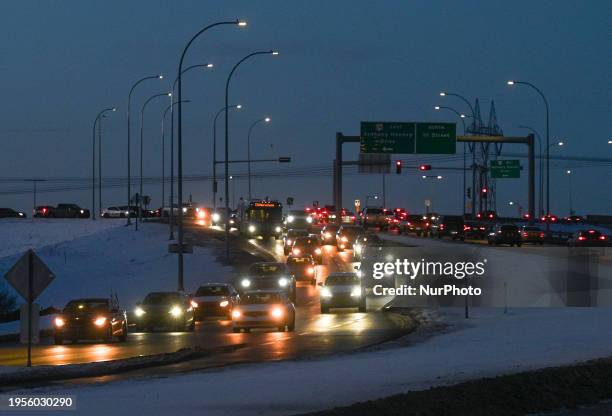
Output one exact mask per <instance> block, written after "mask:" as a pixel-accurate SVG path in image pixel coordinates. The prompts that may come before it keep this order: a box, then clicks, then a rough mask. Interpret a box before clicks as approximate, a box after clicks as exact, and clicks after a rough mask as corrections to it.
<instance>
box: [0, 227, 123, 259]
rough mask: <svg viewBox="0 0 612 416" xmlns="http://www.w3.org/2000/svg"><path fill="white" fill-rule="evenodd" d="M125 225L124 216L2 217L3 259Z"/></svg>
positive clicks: (1, 249)
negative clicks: (95, 217) (76, 217)
mask: <svg viewBox="0 0 612 416" xmlns="http://www.w3.org/2000/svg"><path fill="white" fill-rule="evenodd" d="M122 225H125V220H118V219H117V220H113V219H109V220H99V221H92V220H91V219H47V218H44V219H42V218H34V219H9V218H6V219H4V218H3V219H0V233H1V235H2V239H1V240H0V259H2V258H3V257H7V256H11V255H13V254H18V253H23V252H25V251H26V250H28V249H30V248H31V249H34V250H36V249H38V248H40V247H44V246H48V245H50V244H58V243H61V242H63V241H69V240H74V239H76V238H80V237H84V236H86V235H90V234H94V233H97V232H99V231H102V230H107V229H109V228H115V227H120V226H122Z"/></svg>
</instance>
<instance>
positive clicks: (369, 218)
mask: <svg viewBox="0 0 612 416" xmlns="http://www.w3.org/2000/svg"><path fill="white" fill-rule="evenodd" d="M361 220H362V223H363V226H364V228H368V227H378V228H380V229H383V228H384V227H385V226H386V225H387V221H386V216H385V211H384V210H383V209H382V208H372V207H366V208H365V209H364V210H363V212H362V215H361Z"/></svg>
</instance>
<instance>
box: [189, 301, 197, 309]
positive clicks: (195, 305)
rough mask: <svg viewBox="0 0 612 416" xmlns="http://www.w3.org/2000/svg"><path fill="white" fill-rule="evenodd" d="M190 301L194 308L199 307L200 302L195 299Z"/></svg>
mask: <svg viewBox="0 0 612 416" xmlns="http://www.w3.org/2000/svg"><path fill="white" fill-rule="evenodd" d="M189 303H190V304H191V307H192V308H197V307H198V302H196V301H195V300H192V301H189Z"/></svg>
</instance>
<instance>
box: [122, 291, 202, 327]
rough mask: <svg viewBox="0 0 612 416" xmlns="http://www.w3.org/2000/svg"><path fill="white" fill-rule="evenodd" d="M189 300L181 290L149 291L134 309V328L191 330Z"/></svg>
mask: <svg viewBox="0 0 612 416" xmlns="http://www.w3.org/2000/svg"><path fill="white" fill-rule="evenodd" d="M191 302H192V301H191V300H190V299H189V298H188V297H187V296H185V295H184V294H183V293H181V292H151V293H149V294H148V295H147V296H145V298H144V300H143V301H142V302H140V303H138V304H137V306H136V309H135V310H134V321H135V323H136V329H137V330H141V331H151V330H154V329H157V328H160V329H170V330H174V331H193V330H194V328H195V319H194V311H193V309H194V307H193V304H192V303H191Z"/></svg>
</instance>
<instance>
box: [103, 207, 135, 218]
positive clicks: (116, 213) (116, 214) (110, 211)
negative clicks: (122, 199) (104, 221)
mask: <svg viewBox="0 0 612 416" xmlns="http://www.w3.org/2000/svg"><path fill="white" fill-rule="evenodd" d="M128 215H129V211H128V210H127V209H121V208H120V207H108V208H106V209H103V210H102V213H100V216H101V217H102V218H125V217H127V216H128Z"/></svg>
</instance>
